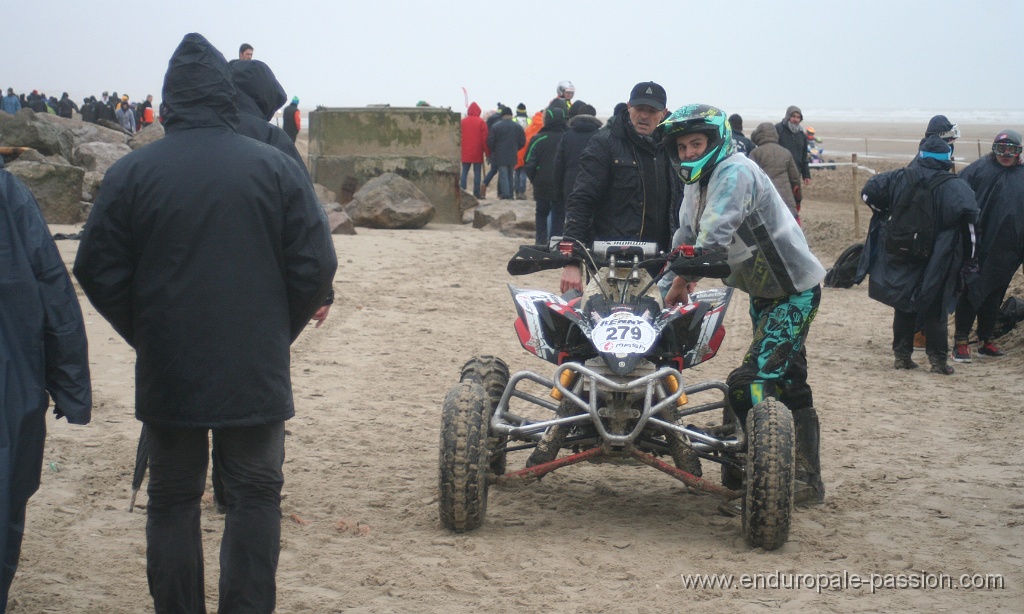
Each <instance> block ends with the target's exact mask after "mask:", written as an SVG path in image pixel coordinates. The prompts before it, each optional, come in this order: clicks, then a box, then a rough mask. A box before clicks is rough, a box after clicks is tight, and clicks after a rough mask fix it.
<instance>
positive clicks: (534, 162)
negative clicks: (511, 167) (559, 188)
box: [525, 107, 566, 200]
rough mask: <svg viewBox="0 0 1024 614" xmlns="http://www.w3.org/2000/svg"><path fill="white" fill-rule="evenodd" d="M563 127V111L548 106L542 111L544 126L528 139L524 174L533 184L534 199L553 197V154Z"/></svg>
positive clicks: (554, 193) (562, 133)
mask: <svg viewBox="0 0 1024 614" xmlns="http://www.w3.org/2000/svg"><path fill="white" fill-rule="evenodd" d="M565 128H566V126H565V111H563V110H562V109H560V108H557V107H549V108H548V109H547V110H546V111H544V127H543V128H541V129H540V132H538V133H537V135H536V136H534V137H533V138H532V139H530V144H529V146H528V147H527V152H526V167H525V168H526V176H527V177H529V178H530V182H531V183H532V184H533V197H534V198H535V199H538V200H541V199H543V200H554V199H555V196H556V190H555V154H556V153H557V152H558V144H559V143H560V142H561V140H562V136H563V135H564V134H565Z"/></svg>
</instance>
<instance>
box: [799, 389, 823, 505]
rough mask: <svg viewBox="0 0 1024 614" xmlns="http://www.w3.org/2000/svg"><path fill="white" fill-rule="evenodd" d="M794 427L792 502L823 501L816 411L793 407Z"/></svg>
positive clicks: (819, 441)
mask: <svg viewBox="0 0 1024 614" xmlns="http://www.w3.org/2000/svg"><path fill="white" fill-rule="evenodd" d="M792 413H793V426H794V427H795V428H796V488H795V492H794V494H793V502H794V503H796V504H797V505H800V504H805V505H810V504H815V503H822V502H824V501H825V484H824V483H823V482H822V481H821V457H820V448H821V430H820V427H819V425H818V412H816V411H815V410H814V408H813V407H804V408H802V409H794V410H792Z"/></svg>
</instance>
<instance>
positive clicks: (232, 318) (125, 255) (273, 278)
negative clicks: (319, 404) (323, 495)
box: [74, 34, 337, 612]
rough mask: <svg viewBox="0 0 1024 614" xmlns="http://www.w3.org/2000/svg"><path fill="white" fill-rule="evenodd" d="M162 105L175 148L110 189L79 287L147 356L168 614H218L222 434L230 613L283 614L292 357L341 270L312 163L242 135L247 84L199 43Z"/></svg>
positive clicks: (153, 508) (143, 368) (155, 580)
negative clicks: (215, 515) (208, 510)
mask: <svg viewBox="0 0 1024 614" xmlns="http://www.w3.org/2000/svg"><path fill="white" fill-rule="evenodd" d="M162 98H163V102H164V105H165V111H166V117H165V119H164V127H165V129H166V131H167V135H166V136H165V137H164V138H162V139H160V140H159V141H156V142H154V143H151V144H149V145H147V146H146V147H142V148H140V149H137V150H135V151H133V152H131V153H129V154H128V155H126V156H124V157H123V158H121V159H120V160H119V161H118V162H117V163H115V164H114V165H113V166H112V167H111V168H110V170H109V171H107V174H106V176H105V177H104V180H103V187H102V188H101V189H100V193H99V196H98V197H97V199H96V202H95V204H94V206H93V209H92V212H91V213H90V215H89V220H88V222H87V224H86V226H85V231H84V232H83V235H82V243H81V245H80V247H79V250H78V257H77V258H76V260H75V267H74V273H75V276H76V277H77V278H78V280H79V283H80V284H81V286H82V289H83V290H84V291H85V293H86V295H87V296H88V297H89V300H90V301H92V303H93V305H94V306H95V307H96V309H97V311H99V312H100V314H101V315H103V317H104V318H106V319H107V320H108V321H109V322H110V323H111V325H112V326H113V327H114V330H116V331H117V332H118V333H119V334H120V335H121V336H122V337H123V338H124V339H125V341H126V342H128V344H129V345H131V346H132V347H133V348H134V349H135V351H136V368H135V372H136V380H135V415H136V417H137V418H139V419H140V420H141V421H142V422H143V423H144V424H145V427H146V430H147V439H148V442H149V487H148V489H147V493H148V496H149V501H148V506H147V516H146V545H147V547H146V574H147V579H148V581H149V589H150V594H151V595H152V596H153V601H154V604H155V606H156V611H158V612H205V611H206V610H205V608H206V606H205V594H204V586H205V580H204V577H203V551H202V529H201V525H200V511H201V504H200V502H201V498H202V495H203V491H204V490H205V485H206V484H205V482H206V472H207V465H208V462H209V433H210V431H212V432H213V438H214V440H216V441H217V444H216V445H217V448H218V451H219V452H218V455H217V458H216V459H215V460H214V463H216V464H217V465H218V467H219V472H220V475H221V477H222V479H223V481H224V487H225V496H226V503H227V506H228V509H227V515H226V517H225V519H224V534H223V538H222V540H221V552H220V583H219V589H220V590H219V607H218V611H220V612H272V611H273V610H274V606H275V603H276V591H277V589H276V579H275V578H276V571H277V562H278V555H279V552H280V536H281V488H282V486H283V484H284V475H283V471H282V469H283V463H284V422H285V420H288V419H289V418H291V417H292V416H293V415H294V414H295V407H294V401H293V396H292V386H291V374H290V360H291V357H290V345H291V343H292V342H293V341H295V339H296V338H297V337H298V336H299V334H300V333H301V332H302V331H303V329H304V328H305V327H306V325H307V324H308V323H309V321H310V318H311V317H312V316H313V315H314V313H315V312H316V311H317V310H318V309H319V308H320V307H321V306H322V305H323V304H324V300H325V299H326V297H327V295H328V293H329V292H330V289H331V283H332V280H333V278H334V272H335V269H336V268H337V256H336V255H335V253H334V244H333V241H332V239H331V235H330V230H329V228H328V224H327V216H326V214H325V213H324V211H323V208H322V207H321V206H320V203H319V201H318V200H317V198H316V194H315V193H314V191H313V185H312V183H311V182H310V181H309V178H308V176H307V175H306V173H305V171H304V170H303V169H302V168H301V167H300V165H299V163H298V162H296V161H295V160H294V159H293V158H291V157H289V156H287V155H285V154H284V153H282V152H281V151H279V150H278V149H275V148H274V147H271V146H270V145H267V144H265V143H260V142H258V141H256V140H254V139H251V138H248V137H245V136H242V135H241V134H238V133H237V132H236V127H237V126H238V110H237V107H236V102H235V87H234V85H233V83H232V79H231V71H230V69H229V68H228V64H227V61H226V60H225V59H224V56H223V55H222V54H221V53H220V51H218V50H217V49H216V48H215V47H213V45H211V44H210V43H209V41H207V40H206V39H205V38H203V37H202V36H201V35H199V34H188V35H186V36H185V38H184V39H183V40H182V42H181V44H180V45H179V46H178V48H177V49H176V50H175V51H174V54H173V55H172V56H171V59H170V62H169V63H168V69H167V73H166V75H165V77H164V86H163V96H162Z"/></svg>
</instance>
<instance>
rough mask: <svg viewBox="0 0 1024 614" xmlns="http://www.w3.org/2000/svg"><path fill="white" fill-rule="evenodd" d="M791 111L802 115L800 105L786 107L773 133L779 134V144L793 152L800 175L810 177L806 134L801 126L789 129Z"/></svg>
mask: <svg viewBox="0 0 1024 614" xmlns="http://www.w3.org/2000/svg"><path fill="white" fill-rule="evenodd" d="M793 113H799V114H800V116H801V117H803V115H804V112H803V111H801V110H800V107H798V106H796V105H793V106H791V107H789V108H788V109H786V116H785V117H783V118H782V121H781V122H779V123H777V124H775V133H776V134H777V135H778V136H779V145H782V146H783V147H785V148H786V149H787V150H789V153H791V154H793V160H794V161H795V162H796V168H797V169H798V170H799V171H800V175H801V176H802V177H803V178H804V179H810V178H811V167H810V166H808V164H809V161H808V160H807V135H805V134H804V129H803V128H800V129H799V130H797V131H796V132H793V131H792V130H790V129H789V116H790V115H792V114H793ZM754 144H755V145H756V144H757V141H754Z"/></svg>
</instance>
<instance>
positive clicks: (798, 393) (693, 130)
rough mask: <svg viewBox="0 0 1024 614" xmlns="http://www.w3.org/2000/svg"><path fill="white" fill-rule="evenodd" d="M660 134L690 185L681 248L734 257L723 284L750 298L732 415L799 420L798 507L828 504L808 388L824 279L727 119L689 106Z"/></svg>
mask: <svg viewBox="0 0 1024 614" xmlns="http://www.w3.org/2000/svg"><path fill="white" fill-rule="evenodd" d="M661 128H662V130H663V135H664V137H663V138H664V141H663V144H664V146H665V149H666V150H667V151H668V153H669V156H670V157H671V159H672V162H673V165H674V167H675V168H676V172H677V173H678V174H679V177H680V179H682V180H683V183H685V184H686V188H685V191H684V193H683V202H682V204H681V206H680V208H679V230H677V231H676V233H675V236H674V237H673V244H674V245H676V246H679V245H693V246H695V247H697V248H703V249H715V248H718V249H726V250H728V254H729V256H728V260H729V265H730V266H731V268H732V273H731V274H730V276H729V277H728V278H726V279H725V280H724V281H725V283H726V285H729V286H732V287H735V288H739V289H741V290H744V291H745V292H747V293H748V294H749V295H750V316H751V319H752V320H753V324H754V338H753V341H752V342H751V344H750V349H749V350H748V351H747V354H746V356H745V357H744V358H743V363H742V364H741V365H740V367H739V368H737V369H736V370H734V371H733V372H732V373H731V374H730V375H729V378H728V380H727V383H728V385H729V402H730V406H731V407H732V409H733V411H734V412H735V413H736V415H737V417H738V418H739V419H740V422H741V423H743V424H745V421H746V415H747V413H748V412H749V411H750V409H751V408H752V407H753V406H754V405H756V404H758V403H760V402H761V401H762V400H763V399H765V398H767V397H775V398H776V399H778V400H779V401H781V402H782V403H783V404H785V405H786V407H788V408H789V409H790V411H792V413H793V422H794V425H795V427H796V449H797V473H796V479H797V492H796V495H795V496H796V500H797V502H801V503H810V502H821V501H823V500H824V497H825V486H824V484H823V483H822V481H821V469H820V463H819V459H818V447H819V446H818V443H819V427H818V415H817V412H816V411H815V410H814V402H813V398H812V395H811V388H810V386H809V385H808V384H807V355H806V349H805V347H804V341H805V340H806V338H807V333H808V331H809V328H810V324H811V321H812V320H813V319H814V315H815V314H816V313H817V310H818V304H819V302H820V300H821V285H820V282H821V280H822V279H823V278H824V277H825V269H824V267H822V266H821V263H820V262H818V259H817V258H815V257H814V255H813V254H812V253H811V250H810V249H809V248H808V246H807V240H806V238H805V237H804V234H803V231H801V230H800V227H799V226H798V225H797V223H796V220H795V219H794V218H793V215H792V214H791V213H790V212H789V209H788V208H787V207H786V203H785V202H784V201H783V200H782V197H781V196H779V193H778V192H777V191H776V189H775V186H774V185H773V184H772V182H771V179H769V178H768V176H767V175H765V174H764V171H762V170H761V168H760V167H759V166H758V165H757V164H756V163H755V162H753V161H751V160H750V159H748V158H747V157H746V156H744V155H735V154H736V151H735V146H734V145H733V142H732V130H731V128H730V127H729V122H728V121H727V116H726V114H725V113H724V112H723V111H722V110H721V109H718V108H716V107H712V106H710V105H705V104H691V105H687V106H685V107H682V108H680V109H679V110H677V111H676V112H675V113H673V114H671V115H670V116H669V117H668V118H667V119H666V120H665V121H663V122H662V124H661ZM696 281H697V280H696V279H682V278H679V277H677V278H675V279H674V280H672V282H671V287H670V288H669V289H668V292H667V294H666V296H665V304H666V305H674V304H678V303H684V302H686V301H687V300H688V298H687V295H688V292H689V290H691V289H692V286H693V284H694V283H695V282H696Z"/></svg>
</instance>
